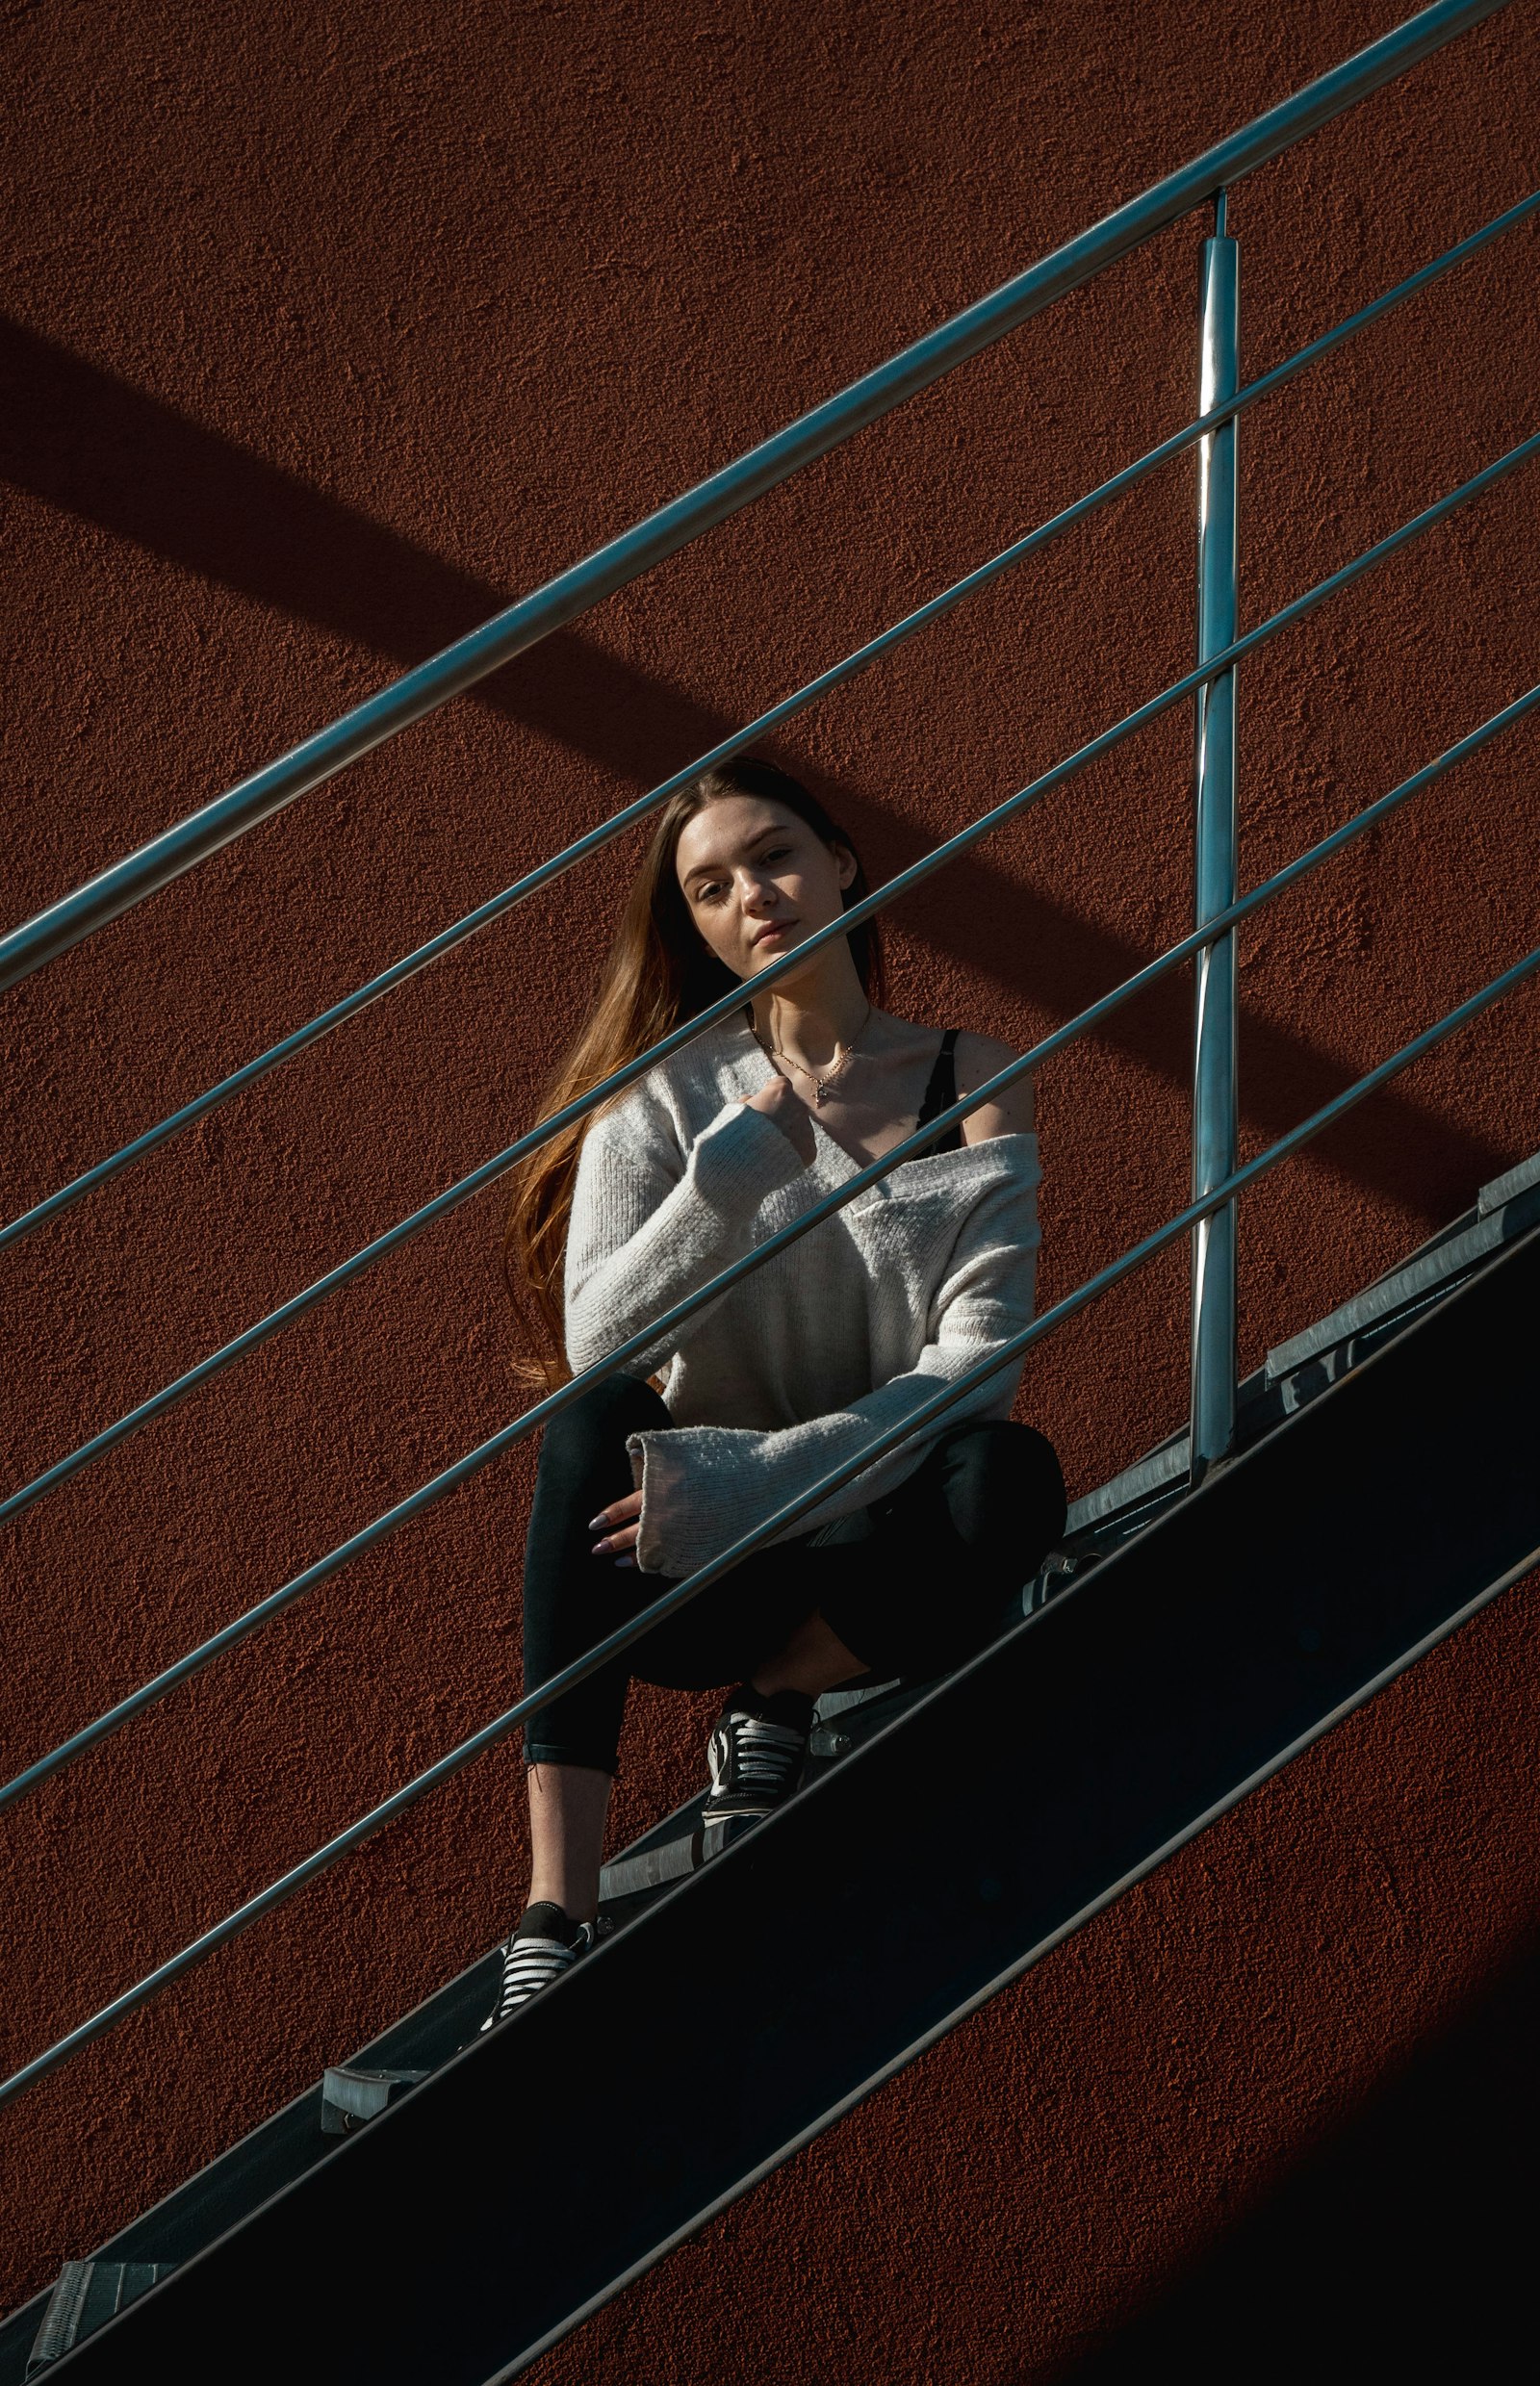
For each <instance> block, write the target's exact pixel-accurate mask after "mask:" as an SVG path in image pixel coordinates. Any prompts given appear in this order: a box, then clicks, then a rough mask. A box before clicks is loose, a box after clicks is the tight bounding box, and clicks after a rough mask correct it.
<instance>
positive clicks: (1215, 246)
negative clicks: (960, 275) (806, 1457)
mask: <svg viewBox="0 0 1540 2386" xmlns="http://www.w3.org/2000/svg"><path fill="white" fill-rule="evenodd" d="M1224 212H1225V211H1224V192H1222V191H1221V192H1219V195H1218V197H1217V199H1216V202H1215V221H1214V232H1215V237H1214V238H1213V239H1212V240H1209V241H1205V242H1204V244H1203V285H1202V317H1201V322H1202V386H1201V390H1200V393H1199V398H1198V403H1199V407H1200V409H1207V408H1208V407H1210V406H1215V405H1218V404H1219V401H1220V400H1221V399H1222V398H1230V397H1233V396H1234V394H1235V391H1236V390H1237V388H1238V387H1239V385H1240V357H1239V320H1238V318H1239V297H1240V250H1239V249H1238V248H1237V246H1236V244H1235V242H1234V241H1232V240H1230V239H1228V238H1227V237H1226V234H1225V229H1224ZM1235 433H1236V426H1235V423H1234V421H1233V420H1232V421H1231V422H1228V423H1223V424H1221V425H1220V427H1219V429H1218V430H1215V431H1211V432H1210V433H1209V435H1208V437H1207V438H1206V439H1205V440H1203V441H1202V442H1201V444H1200V446H1199V449H1198V497H1197V657H1198V660H1199V662H1202V661H1204V660H1205V659H1206V657H1207V656H1209V655H1210V654H1218V652H1219V649H1220V648H1221V647H1224V646H1228V645H1229V643H1230V641H1231V640H1232V639H1233V638H1234V637H1235V635H1236V628H1237V602H1236V462H1235ZM1196 702H1197V723H1196V748H1195V755H1194V762H1193V797H1194V814H1195V831H1196V834H1195V847H1196V856H1195V868H1194V873H1193V875H1194V884H1195V890H1196V924H1197V926H1199V927H1201V926H1202V925H1203V923H1204V921H1205V920H1209V919H1212V918H1213V917H1214V914H1215V913H1216V912H1217V911H1223V909H1224V907H1225V905H1226V904H1228V903H1233V902H1234V900H1235V895H1236V842H1237V835H1236V787H1235V674H1234V672H1233V671H1226V672H1222V673H1221V674H1220V676H1219V678H1218V679H1217V680H1211V681H1210V683H1209V685H1208V686H1207V687H1206V688H1201V689H1199V691H1198V695H1197V700H1196ZM1196 967H1197V984H1196V1004H1195V1012H1194V1018H1193V1195H1194V1197H1196V1196H1198V1195H1200V1194H1202V1193H1209V1192H1211V1191H1212V1190H1213V1188H1214V1187H1215V1186H1216V1185H1218V1184H1219V1183H1221V1182H1222V1181H1223V1179H1224V1178H1225V1177H1226V1176H1228V1175H1229V1174H1230V1172H1231V1171H1232V1169H1233V1168H1234V1167H1235V1165H1236V1040H1235V1013H1236V955H1235V934H1234V931H1233V930H1232V931H1231V933H1230V934H1229V935H1228V936H1221V937H1220V938H1219V941H1218V943H1216V944H1212V945H1210V946H1209V947H1208V948H1207V950H1206V951H1205V952H1204V953H1203V954H1202V955H1201V956H1200V957H1199V960H1198V962H1197V965H1196ZM1235 1376H1236V1295H1235V1204H1234V1203H1233V1202H1231V1203H1229V1204H1228V1206H1227V1207H1226V1208H1224V1209H1222V1210H1219V1211H1216V1213H1215V1215H1214V1216H1213V1217H1212V1218H1211V1219H1208V1220H1207V1221H1206V1222H1205V1223H1204V1224H1203V1225H1201V1226H1198V1227H1196V1228H1195V1229H1194V1230H1193V1410H1192V1445H1191V1464H1192V1477H1193V1482H1194V1483H1196V1482H1198V1481H1200V1480H1201V1479H1202V1477H1203V1475H1204V1474H1205V1473H1206V1472H1207V1470H1208V1469H1209V1468H1210V1467H1211V1466H1213V1465H1214V1464H1215V1462H1216V1460H1218V1459H1220V1458H1224V1457H1227V1456H1228V1455H1229V1452H1230V1450H1231V1449H1232V1448H1233V1446H1234V1442H1235Z"/></svg>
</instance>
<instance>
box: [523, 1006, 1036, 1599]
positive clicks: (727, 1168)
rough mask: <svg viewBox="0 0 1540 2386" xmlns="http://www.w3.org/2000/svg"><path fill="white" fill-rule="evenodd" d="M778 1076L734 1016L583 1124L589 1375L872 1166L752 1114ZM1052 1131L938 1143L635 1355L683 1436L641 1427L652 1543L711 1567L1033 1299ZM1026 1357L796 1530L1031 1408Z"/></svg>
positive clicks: (577, 1294) (639, 1455) (570, 1258)
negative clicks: (956, 1428) (982, 1424)
mask: <svg viewBox="0 0 1540 2386" xmlns="http://www.w3.org/2000/svg"><path fill="white" fill-rule="evenodd" d="M771 1074H772V1067H771V1064H770V1062H769V1061H768V1060H767V1059H766V1057H765V1055H764V1053H763V1052H762V1051H761V1050H760V1047H759V1045H758V1044H757V1041H756V1040H755V1038H754V1036H753V1034H752V1033H751V1032H750V1030H749V1028H748V1027H747V1026H746V1025H740V1024H738V1023H737V1022H736V1021H735V1020H734V1021H730V1022H729V1021H725V1022H723V1023H722V1024H721V1025H720V1026H718V1027H715V1028H712V1029H709V1030H708V1031H707V1032H706V1035H705V1036H702V1037H700V1038H698V1039H697V1040H696V1041H695V1042H694V1043H693V1044H688V1045H686V1046H685V1048H684V1049H683V1050H682V1051H681V1052H678V1053H676V1054H675V1055H674V1056H673V1058H672V1059H671V1060H668V1061H665V1062H662V1063H660V1064H659V1065H657V1066H655V1068H653V1069H651V1070H650V1071H649V1072H648V1074H647V1075H646V1076H645V1077H644V1078H641V1079H640V1080H639V1081H638V1082H637V1083H636V1084H635V1085H634V1086H632V1087H631V1088H630V1089H629V1091H628V1092H627V1093H625V1094H624V1095H623V1096H622V1097H621V1099H620V1100H619V1101H618V1102H617V1103H616V1104H615V1105H614V1106H613V1108H610V1109H607V1110H605V1111H603V1112H602V1113H601V1114H600V1116H597V1117H596V1118H595V1119H594V1121H593V1123H592V1124H591V1125H590V1127H589V1130H588V1133H587V1136H586V1137H585V1139H584V1142H583V1146H582V1153H581V1157H580V1160H579V1164H578V1183H577V1188H576V1192H575V1195H574V1200H573V1211H572V1225H571V1230H570V1233H569V1236H568V1242H567V1268H566V1327H567V1355H568V1359H569V1361H570V1363H571V1365H572V1367H573V1369H574V1372H575V1373H577V1372H580V1371H581V1370H582V1369H583V1368H586V1367H591V1366H592V1365H593V1364H594V1362H595V1361H596V1360H597V1359H602V1358H603V1357H604V1355H605V1354H606V1353H607V1352H608V1351H611V1350H613V1349H615V1348H616V1347H618V1346H619V1344H621V1343H622V1342H624V1341H625V1340H627V1338H628V1337H629V1335H631V1334H633V1333H635V1332H637V1331H638V1330H639V1329H640V1328H642V1327H643V1326H645V1325H646V1323H647V1321H648V1320H649V1319H650V1318H655V1317H658V1316H660V1315H661V1314H662V1312H663V1311H664V1310H666V1309H669V1308H672V1307H673V1305H674V1303H675V1302H676V1301H679V1300H681V1299H683V1298H684V1296H686V1295H687V1294H689V1293H692V1292H694V1291H696V1290H697V1289H698V1287H700V1286H701V1285H703V1284H706V1283H708V1282H709V1280H710V1278H711V1277H712V1276H713V1275H715V1274H717V1273H718V1272H719V1271H720V1270H722V1269H723V1268H725V1267H727V1266H728V1265H729V1263H730V1262H731V1261H732V1260H735V1259H738V1258H740V1257H741V1256H742V1254H743V1253H744V1252H746V1251H748V1250H751V1249H753V1248H754V1247H755V1246H756V1245H757V1244H761V1243H765V1242H767V1241H768V1240H769V1238H770V1237H771V1236H772V1235H773V1234H776V1233H778V1232H779V1231H780V1229H781V1228H782V1227H783V1226H785V1225H788V1224H789V1223H790V1222H791V1220H792V1219H796V1218H800V1217H802V1216H803V1215H805V1213H806V1212H807V1211H808V1210H809V1209H810V1208H811V1207H812V1205H813V1204H814V1203H815V1202H817V1201H820V1200H822V1199H823V1197H824V1195H825V1194H826V1193H830V1192H831V1191H832V1190H833V1189H834V1187H835V1186H837V1185H842V1184H848V1182H849V1181H850V1179H851V1178H852V1177H853V1176H855V1175H857V1174H858V1173H859V1164H858V1163H857V1162H856V1161H854V1160H852V1159H851V1158H850V1156H849V1155H848V1153H846V1152H845V1151H844V1150H843V1149H842V1148H841V1146H840V1145H839V1144H838V1143H836V1142H834V1139H833V1138H832V1137H831V1136H829V1135H827V1134H825V1132H824V1131H823V1128H822V1127H821V1126H820V1124H819V1122H818V1119H817V1117H816V1116H814V1118H813V1131H814V1142H815V1144H816V1147H817V1148H816V1154H815V1157H814V1160H813V1162H812V1165H811V1166H810V1167H805V1166H804V1164H803V1163H802V1161H801V1160H799V1158H798V1156H797V1153H796V1151H795V1150H794V1148H793V1146H792V1143H791V1142H790V1139H789V1138H788V1137H787V1136H786V1135H785V1134H784V1133H783V1131H782V1129H781V1128H780V1127H778V1126H777V1125H776V1124H775V1122H774V1120H773V1119H770V1118H767V1117H765V1116H763V1114H762V1113H761V1112H758V1111H754V1110H746V1109H745V1108H744V1107H743V1102H744V1099H745V1097H746V1096H747V1095H749V1094H752V1093H757V1091H758V1090H759V1088H760V1087H761V1086H763V1085H765V1084H767V1083H768V1082H769V1079H770V1076H771ZM1038 1177H1039V1168H1038V1142H1037V1138H1036V1136H1033V1135H1004V1136H999V1137H996V1138H995V1139H993V1140H992V1141H991V1142H985V1143H974V1144H967V1145H964V1146H963V1149H962V1150H961V1151H953V1152H937V1153H927V1154H925V1155H924V1156H923V1157H921V1158H920V1159H918V1160H911V1161H907V1162H905V1163H904V1164H903V1165H902V1166H901V1167H898V1168H896V1169H895V1170H894V1171H893V1173H892V1175H891V1176H888V1177H885V1178H884V1179H883V1180H882V1181H881V1183H879V1184H877V1185H874V1186H871V1187H869V1188H868V1190H867V1191H866V1192H865V1193H861V1194H860V1196H859V1197H858V1198H857V1199H856V1200H855V1201H853V1202H851V1203H849V1204H848V1205H847V1206H846V1207H845V1208H844V1209H842V1210H840V1211H838V1212H836V1213H835V1215H834V1217H832V1218H828V1219H824V1221H823V1223H822V1224H821V1225H818V1226H815V1227H813V1228H812V1230H811V1232H810V1233H809V1234H807V1235H805V1236H804V1237H803V1238H802V1240H801V1241H800V1242H798V1243H795V1244H792V1245H791V1247H790V1249H789V1250H786V1251H783V1252H781V1253H780V1254H779V1255H778V1257H776V1258H775V1259H772V1260H769V1261H767V1262H766V1263H765V1265H764V1266H763V1267H761V1268H757V1269H756V1270H754V1271H753V1272H752V1273H751V1274H750V1275H748V1276H747V1277H745V1278H744V1279H743V1280H742V1282H740V1283H739V1284H737V1285H735V1286H734V1287H733V1288H732V1290H731V1291H730V1292H728V1293H725V1294H723V1295H721V1296H719V1297H718V1298H717V1299H716V1300H715V1301H712V1302H710V1303H708V1304H707V1305H706V1308H704V1309H702V1310H699V1311H698V1312H697V1313H696V1315H695V1316H694V1317H693V1318H691V1319H690V1320H689V1321H687V1323H686V1324H684V1325H683V1326H682V1327H680V1330H679V1331H678V1333H677V1334H675V1335H673V1336H671V1337H670V1338H669V1339H668V1341H667V1342H665V1343H659V1344H657V1345H655V1347H652V1348H650V1349H647V1350H645V1351H643V1352H641V1353H639V1354H638V1355H637V1356H636V1357H635V1358H633V1359H631V1360H630V1361H629V1364H628V1370H627V1372H628V1373H630V1374H633V1375H640V1376H646V1375H651V1374H654V1373H656V1372H657V1371H658V1370H659V1369H660V1368H663V1367H665V1365H666V1369H667V1373H666V1375H665V1379H664V1385H663V1398H664V1399H665V1401H666V1402H667V1405H668V1409H669V1413H670V1415H671V1416H672V1418H673V1419H674V1425H675V1429H674V1430H672V1431H662V1430H659V1431H657V1432H646V1433H638V1434H637V1435H635V1437H634V1438H633V1440H632V1441H631V1444H630V1451H631V1465H632V1472H633V1477H634V1480H635V1482H636V1485H637V1487H638V1488H639V1489H640V1491H641V1493H642V1515H641V1539H640V1542H639V1544H638V1547H637V1560H638V1563H639V1564H640V1565H641V1567H642V1568H643V1569H644V1570H645V1571H647V1572H649V1573H659V1574H666V1575H673V1576H681V1575H687V1574H690V1573H693V1571H694V1570H695V1568H696V1567H697V1566H701V1565H704V1564H706V1562H707V1561H708V1560H709V1559H710V1558H712V1557H714V1556H716V1555H717V1554H718V1553H719V1552H721V1551H722V1550H724V1549H726V1548H727V1547H729V1546H730V1544H731V1543H732V1542H733V1541H735V1540H736V1539H737V1538H738V1537H739V1535H740V1534H742V1533H744V1532H746V1531H748V1530H749V1529H750V1527H752V1526H754V1525H757V1524H758V1523H761V1522H762V1521H763V1520H764V1519H765V1518H767V1517H769V1516H771V1515H773V1514H774V1513H775V1511H776V1510H777V1509H778V1508H780V1507H782V1506H783V1504H784V1503H785V1501H788V1500H790V1499H794V1498H795V1497H796V1496H797V1494H798V1493H799V1492H803V1491H806V1490H807V1489H809V1487H810V1486H811V1485H812V1484H813V1483H815V1482H817V1481H818V1479H819V1478H820V1476H822V1475H826V1474H828V1473H829V1471H830V1469H831V1468H833V1467H834V1466H837V1465H838V1464H840V1462H841V1461H842V1460H844V1459H847V1458H849V1457H851V1456H853V1455H854V1454H855V1452H856V1451H857V1450H860V1448H861V1447H862V1446H863V1445H864V1444H866V1443H867V1442H869V1441H871V1440H872V1439H873V1437H874V1436H875V1435H876V1434H877V1433H879V1432H880V1431H882V1430H883V1429H884V1428H885V1427H886V1426H889V1425H892V1424H896V1423H898V1422H899V1421H900V1420H901V1419H902V1418H904V1417H905V1416H906V1415H908V1414H910V1413H911V1411H912V1410H914V1409H915V1408H917V1407H918V1406H919V1405H920V1404H921V1402H922V1401H924V1400H926V1399H928V1398H931V1397H932V1396H933V1395H934V1393H935V1392H936V1391H937V1387H938V1385H940V1384H942V1383H945V1382H947V1381H949V1380H952V1379H955V1378H956V1377H957V1376H958V1375H961V1374H963V1373H965V1372H966V1370H967V1369H969V1368H970V1367H973V1366H974V1365H976V1364H977V1362H978V1360H979V1359H980V1358H982V1357H983V1356H984V1354H985V1353H986V1351H987V1350H988V1348H989V1347H990V1346H991V1344H999V1343H1002V1342H1004V1341H1005V1340H1006V1339H1007V1338H1008V1337H1009V1336H1011V1335H1013V1334H1015V1333H1018V1332H1019V1331H1020V1329H1021V1327H1022V1326H1024V1325H1025V1324H1026V1323H1027V1322H1028V1321H1029V1319H1030V1318H1031V1316H1032V1297H1033V1278H1034V1272H1035V1268H1036V1259H1037V1246H1038V1221H1037V1202H1036V1189H1037V1184H1038ZM1020 1372H1021V1370H1020V1365H1019V1363H1017V1364H1016V1365H1015V1366H1014V1367H1008V1368H1007V1369H1005V1370H1003V1371H1002V1372H1001V1373H999V1374H998V1375H997V1376H995V1377H994V1378H993V1379H992V1380H991V1381H989V1382H988V1383H987V1384H985V1385H984V1387H983V1388H982V1389H981V1390H979V1391H975V1392H973V1393H970V1394H968V1395H967V1396H966V1397H965V1398H963V1399H962V1400H960V1401H958V1402H957V1403H956V1405H955V1406H954V1407H952V1408H951V1409H948V1410H947V1411H946V1412H945V1413H944V1415H943V1416H942V1417H940V1418H938V1419H937V1420H936V1421H935V1422H934V1423H933V1424H931V1425H930V1426H928V1427H925V1428H922V1430H921V1431H920V1432H919V1433H917V1434H916V1435H915V1436H914V1437H913V1438H912V1439H911V1440H909V1441H906V1442H903V1443H901V1444H900V1445H899V1447H898V1448H897V1449H896V1450H891V1451H889V1453H888V1454H887V1456H886V1457H885V1458H882V1459H880V1460H879V1461H878V1462H877V1464H876V1465H875V1466H873V1467H870V1468H868V1469H866V1470H864V1471H863V1472H862V1473H861V1474H860V1475H856V1476H855V1477H854V1478H853V1479H852V1480H851V1481H850V1482H849V1483H847V1484H846V1485H845V1487H844V1488H843V1490H841V1491H838V1492H836V1493H834V1495H833V1496H832V1497H831V1498H829V1499H828V1500H826V1501H822V1502H821V1503H820V1504H819V1506H817V1507H816V1508H813V1509H810V1510H809V1512H808V1513H807V1514H806V1515H805V1516H803V1517H801V1518H799V1519H798V1521H797V1522H796V1523H795V1524H794V1525H791V1526H789V1527H786V1532H787V1533H793V1534H794V1533H803V1532H810V1531H812V1530H813V1529H814V1527H816V1526H818V1525H821V1524H825V1523H827V1522H829V1521H830V1519H832V1518H834V1517H836V1516H841V1515H847V1514H849V1513H850V1512H851V1511H853V1510H855V1509H858V1508H860V1507H862V1506H864V1505H866V1504H867V1503H868V1502H869V1501H872V1500H875V1499H878V1498H880V1497H881V1496H882V1495H884V1494H885V1493H886V1492H888V1491H891V1490H892V1489H893V1488H894V1487H895V1486H896V1485H897V1484H899V1483H901V1482H902V1481H903V1480H904V1478H905V1476H906V1475H911V1474H912V1473H913V1471H914V1469H915V1468H916V1467H917V1466H918V1465H919V1464H920V1462H921V1460H922V1459H923V1457H924V1455H925V1452H926V1450H927V1449H928V1448H929V1446H930V1444H931V1443H932V1442H933V1441H934V1440H935V1438H936V1437H937V1434H939V1433H940V1432H942V1431H944V1430H945V1429H946V1427H947V1426H948V1425H949V1424H953V1423H955V1422H956V1421H957V1420H959V1419H961V1418H964V1417H972V1418H983V1417H1005V1416H1008V1415H1009V1414H1010V1410H1011V1404H1012V1401H1013V1399H1014V1397H1015V1388H1016V1384H1017V1381H1018V1380H1019V1377H1020Z"/></svg>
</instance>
